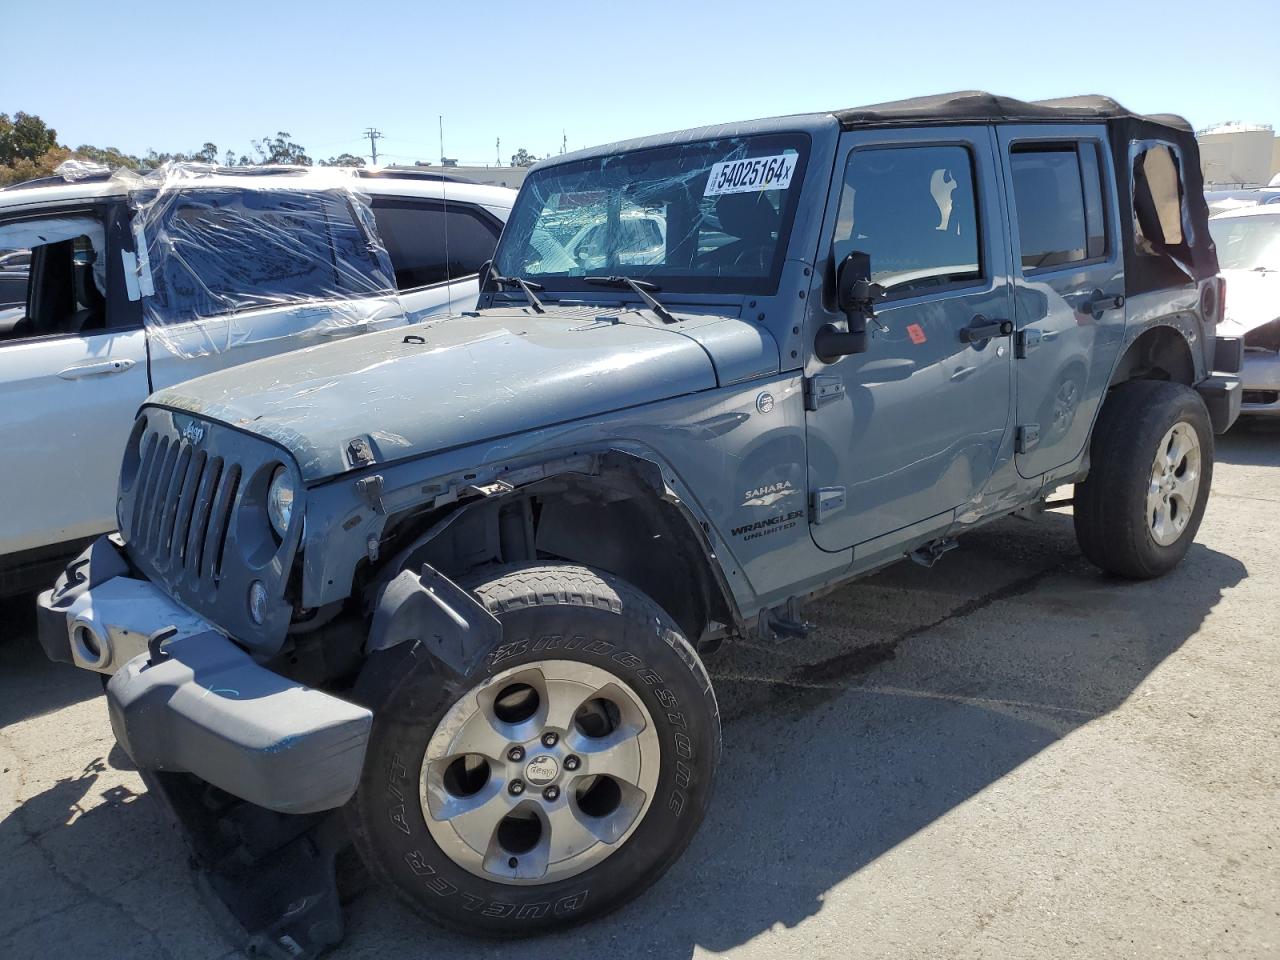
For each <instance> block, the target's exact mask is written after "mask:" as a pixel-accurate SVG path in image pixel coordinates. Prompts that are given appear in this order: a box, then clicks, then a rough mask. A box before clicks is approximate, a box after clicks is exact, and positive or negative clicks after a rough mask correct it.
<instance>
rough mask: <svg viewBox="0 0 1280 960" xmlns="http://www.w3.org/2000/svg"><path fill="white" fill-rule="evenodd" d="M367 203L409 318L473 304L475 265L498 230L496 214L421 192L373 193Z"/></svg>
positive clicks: (487, 256)
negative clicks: (400, 194)
mask: <svg viewBox="0 0 1280 960" xmlns="http://www.w3.org/2000/svg"><path fill="white" fill-rule="evenodd" d="M370 206H371V207H372V208H373V216H374V219H375V221H376V222H377V225H378V234H379V235H380V236H381V238H382V242H383V244H384V245H385V246H386V248H387V255H388V256H389V257H390V258H391V266H392V268H393V269H394V270H395V275H396V287H397V288H398V289H399V291H400V302H401V303H402V304H403V305H404V309H405V312H406V313H407V314H409V318H410V319H411V320H415V321H416V320H421V319H423V318H425V317H429V316H433V315H437V314H446V313H452V312H454V311H456V310H472V309H474V308H475V305H476V297H477V296H478V295H479V293H480V287H479V284H478V282H477V275H478V274H479V272H480V266H481V265H482V264H483V263H484V262H485V261H486V260H491V259H492V258H493V251H494V248H495V247H496V246H497V244H498V235H499V234H500V233H501V232H502V223H501V222H500V221H499V220H498V218H497V217H495V216H494V215H493V214H491V213H489V211H487V210H485V209H484V208H482V207H480V206H478V205H477V204H474V203H467V202H465V201H454V200H449V201H447V202H445V201H441V200H435V199H424V198H421V197H407V196H406V197H393V196H374V197H372V198H371V199H370Z"/></svg>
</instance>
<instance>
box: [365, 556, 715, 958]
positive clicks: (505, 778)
mask: <svg viewBox="0 0 1280 960" xmlns="http://www.w3.org/2000/svg"><path fill="white" fill-rule="evenodd" d="M470 586H471V589H472V590H473V592H474V593H475V596H476V597H477V599H479V600H480V602H481V603H483V604H484V605H485V607H486V608H487V609H488V610H489V611H490V612H491V613H492V614H493V615H494V616H495V617H496V618H497V619H498V620H499V621H500V622H501V624H502V634H503V635H502V641H501V643H500V644H499V645H498V646H497V647H496V648H495V649H493V650H491V651H489V655H488V657H487V658H486V659H485V661H484V665H483V666H482V667H480V668H479V669H478V670H477V672H476V675H474V676H471V677H466V678H463V679H461V680H454V681H450V680H447V679H446V678H445V677H443V676H442V675H441V674H440V673H438V672H436V671H434V670H433V669H432V666H431V663H432V662H431V661H430V660H429V659H428V658H426V657H425V656H423V655H422V653H421V651H420V650H417V649H415V648H414V645H413V644H404V645H403V646H404V647H409V648H410V649H407V650H399V649H397V650H393V651H388V652H387V653H385V654H381V655H380V656H390V657H394V658H396V660H395V663H394V665H393V667H392V669H391V670H390V671H387V670H386V669H385V667H386V664H383V669H382V670H380V672H381V673H382V674H383V675H384V676H385V675H388V674H389V675H390V676H392V677H394V679H393V680H392V681H391V682H390V684H389V685H388V689H387V690H386V691H385V693H384V694H383V695H382V696H381V698H380V702H379V703H378V704H377V705H376V706H375V712H374V724H373V732H372V735H371V738H370V743H369V749H368V754H367V758H366V762H365V770H364V775H363V778H362V781H361V785H360V788H359V790H358V791H357V794H356V796H355V798H354V799H353V800H352V802H351V803H350V804H349V805H348V808H347V815H348V822H349V824H350V826H351V829H352V834H353V836H354V838H355V841H356V846H357V849H359V851H360V853H361V854H362V856H363V857H364V859H365V861H366V862H367V863H368V864H369V867H370V869H371V871H372V872H373V874H374V876H375V877H377V878H378V879H380V880H382V881H384V882H386V883H389V884H390V885H391V886H392V887H394V888H395V889H396V890H397V891H398V892H399V893H400V894H401V895H402V897H404V898H405V899H406V900H407V901H408V902H409V904H410V905H411V906H412V907H413V908H415V909H416V910H417V911H418V912H420V913H422V914H424V915H426V916H427V917H429V918H430V919H432V920H435V921H438V922H441V923H443V924H445V925H447V926H450V927H454V928H458V929H462V930H465V931H468V932H474V933H482V934H488V935H498V936H522V935H527V934H530V933H535V932H540V931H543V930H547V929H551V928H553V927H558V926H563V925H565V924H568V923H572V922H575V921H577V920H581V919H585V918H586V917H589V916H592V915H594V914H598V913H601V912H604V911H606V910H610V909H612V908H614V907H617V906H618V905H620V904H621V903H623V902H625V901H626V900H628V899H630V898H631V897H633V896H635V895H636V894H638V893H639V892H641V891H642V890H644V889H645V888H646V887H648V886H649V885H650V884H651V883H653V882H654V881H655V880H656V879H657V878H658V877H659V876H660V875H661V874H662V873H663V872H664V871H665V870H666V869H667V868H668V867H669V866H670V865H671V864H672V863H673V862H674V861H675V860H676V859H677V858H678V857H679V855H680V853H681V852H682V851H683V850H684V848H685V847H686V846H687V845H688V843H689V841H690V839H691V838H692V836H693V834H694V832H695V830H696V829H697V827H698V824H699V823H700V822H701V820H702V817H703V814H704V813H705V811H706V807H707V802H708V800H709V796H710V790H711V784H712V779H713V776H714V773H715V767H716V763H717V761H718V758H719V753H720V721H719V713H718V710H717V706H716V701H715V695H714V693H713V692H712V690H711V684H710V682H709V680H708V678H707V674H706V671H705V670H704V669H703V667H702V664H701V662H700V661H699V660H698V657H697V655H696V653H694V651H693V649H692V648H691V647H690V646H689V644H688V643H687V642H686V640H685V639H684V637H683V636H681V634H680V633H679V630H678V628H677V627H676V626H675V624H674V622H673V621H672V620H671V618H670V617H669V616H667V614H666V613H664V612H663V611H662V609H661V608H659V607H658V606H657V604H655V603H654V602H653V601H652V600H650V599H649V598H648V597H646V596H644V595H643V594H642V593H640V592H639V591H638V590H636V589H635V588H634V587H631V586H630V585H629V584H627V583H625V582H623V581H620V580H618V579H616V578H613V577H611V576H608V575H607V574H603V573H599V572H597V571H593V570H589V569H587V568H585V567H578V566H570V565H567V564H555V565H547V564H542V565H536V566H525V567H517V568H503V569H499V570H497V571H496V572H494V573H493V574H491V575H489V576H487V577H485V578H484V579H483V580H482V581H481V582H478V583H474V584H471V585H470Z"/></svg>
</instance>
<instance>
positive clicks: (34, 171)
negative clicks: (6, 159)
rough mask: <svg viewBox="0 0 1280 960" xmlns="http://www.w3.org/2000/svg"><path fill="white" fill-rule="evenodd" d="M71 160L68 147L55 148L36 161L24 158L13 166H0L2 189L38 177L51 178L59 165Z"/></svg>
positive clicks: (0, 185)
mask: <svg viewBox="0 0 1280 960" xmlns="http://www.w3.org/2000/svg"><path fill="white" fill-rule="evenodd" d="M70 158H71V151H70V150H68V149H67V148H66V147H59V146H54V147H51V148H50V149H48V150H46V151H45V152H44V153H43V154H41V155H40V156H38V157H36V158H35V159H34V160H28V159H26V158H25V157H24V158H21V159H18V160H15V161H14V162H13V163H11V164H7V165H5V164H0V187H3V186H7V185H8V184H10V183H22V181H24V180H34V179H35V178H36V177H51V176H53V171H54V170H56V169H57V167H58V164H60V163H61V162H62V161H63V160H68V159H70Z"/></svg>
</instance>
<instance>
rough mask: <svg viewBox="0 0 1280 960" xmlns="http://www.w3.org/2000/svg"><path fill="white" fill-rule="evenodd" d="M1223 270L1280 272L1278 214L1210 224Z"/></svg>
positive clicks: (1279, 227)
mask: <svg viewBox="0 0 1280 960" xmlns="http://www.w3.org/2000/svg"><path fill="white" fill-rule="evenodd" d="M1209 232H1210V233H1211V234H1213V242H1214V245H1215V246H1217V248H1218V266H1220V267H1222V268H1223V269H1224V270H1280V215H1276V216H1270V215H1266V216H1254V217H1224V218H1223V219H1221V220H1210V221H1209Z"/></svg>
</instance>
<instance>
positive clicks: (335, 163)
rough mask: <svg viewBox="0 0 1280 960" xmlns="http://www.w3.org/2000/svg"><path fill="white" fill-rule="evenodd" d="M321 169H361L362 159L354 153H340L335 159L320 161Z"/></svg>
mask: <svg viewBox="0 0 1280 960" xmlns="http://www.w3.org/2000/svg"><path fill="white" fill-rule="evenodd" d="M320 166H322V167H363V166H364V157H357V156H356V155H355V154H354V153H340V154H338V155H337V156H336V157H330V158H329V159H328V160H321V161H320Z"/></svg>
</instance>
